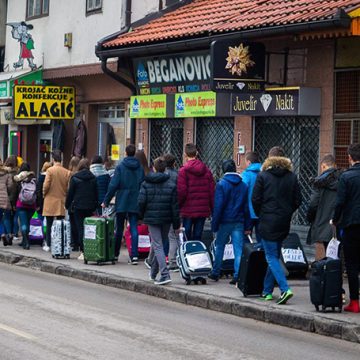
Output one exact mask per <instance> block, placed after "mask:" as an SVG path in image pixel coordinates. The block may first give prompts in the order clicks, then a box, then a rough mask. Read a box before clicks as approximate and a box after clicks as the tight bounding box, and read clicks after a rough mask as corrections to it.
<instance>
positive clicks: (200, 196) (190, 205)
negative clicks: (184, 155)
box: [177, 159, 215, 218]
mask: <svg viewBox="0 0 360 360" xmlns="http://www.w3.org/2000/svg"><path fill="white" fill-rule="evenodd" d="M177 185H178V186H177V190H178V200H179V207H180V214H181V216H182V217H184V218H198V217H208V216H210V214H211V212H212V210H213V207H214V192H215V182H214V178H213V176H212V174H211V171H210V170H209V168H208V167H207V166H206V165H205V164H204V163H203V162H202V161H200V160H197V159H194V160H189V161H188V162H187V163H186V164H185V165H184V166H183V167H182V168H180V170H179V175H178V182H177Z"/></svg>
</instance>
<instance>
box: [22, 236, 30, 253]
mask: <svg viewBox="0 0 360 360" xmlns="http://www.w3.org/2000/svg"><path fill="white" fill-rule="evenodd" d="M22 244H23V249H24V250H29V249H30V244H29V237H28V234H23V241H22Z"/></svg>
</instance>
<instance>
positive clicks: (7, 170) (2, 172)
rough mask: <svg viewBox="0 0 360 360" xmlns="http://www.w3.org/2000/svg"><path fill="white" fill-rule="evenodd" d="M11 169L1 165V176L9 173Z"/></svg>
mask: <svg viewBox="0 0 360 360" xmlns="http://www.w3.org/2000/svg"><path fill="white" fill-rule="evenodd" d="M9 171H10V168H8V167H6V166H3V165H1V166H0V176H3V175H6V174H8V173H9Z"/></svg>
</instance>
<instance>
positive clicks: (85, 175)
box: [73, 169, 95, 181]
mask: <svg viewBox="0 0 360 360" xmlns="http://www.w3.org/2000/svg"><path fill="white" fill-rule="evenodd" d="M73 177H74V178H77V179H80V180H83V181H88V180H92V179H95V176H94V174H93V173H92V172H91V171H90V170H87V169H84V170H80V171H78V172H77V173H75V174H74V175H73Z"/></svg>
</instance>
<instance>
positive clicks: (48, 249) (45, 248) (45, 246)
mask: <svg viewBox="0 0 360 360" xmlns="http://www.w3.org/2000/svg"><path fill="white" fill-rule="evenodd" d="M42 249H43V250H44V251H46V252H49V251H50V247H49V246H47V245H44V246H43V248H42Z"/></svg>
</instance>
